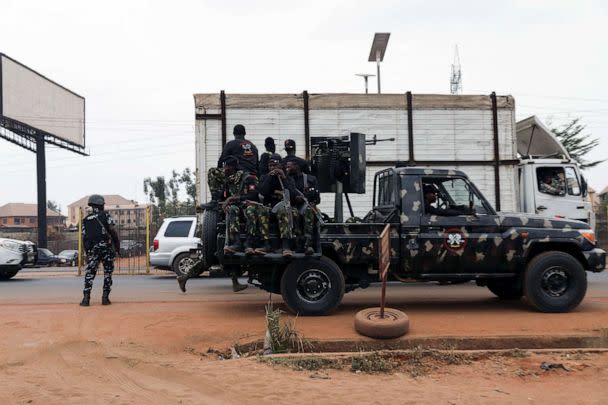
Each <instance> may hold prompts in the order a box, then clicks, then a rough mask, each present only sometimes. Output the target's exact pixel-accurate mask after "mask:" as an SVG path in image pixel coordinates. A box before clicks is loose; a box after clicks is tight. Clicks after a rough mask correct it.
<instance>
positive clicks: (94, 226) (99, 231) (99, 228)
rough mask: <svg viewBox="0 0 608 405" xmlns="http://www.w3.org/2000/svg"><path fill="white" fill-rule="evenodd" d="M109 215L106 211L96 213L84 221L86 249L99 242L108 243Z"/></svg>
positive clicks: (83, 236) (83, 233) (83, 234)
mask: <svg viewBox="0 0 608 405" xmlns="http://www.w3.org/2000/svg"><path fill="white" fill-rule="evenodd" d="M108 226H109V224H108V214H107V213H106V212H104V211H100V212H94V213H92V214H89V215H87V216H86V217H85V218H84V219H83V220H82V239H83V241H84V243H85V248H87V249H89V248H91V247H93V245H95V244H97V243H99V242H108V241H109V240H110V233H109V231H108Z"/></svg>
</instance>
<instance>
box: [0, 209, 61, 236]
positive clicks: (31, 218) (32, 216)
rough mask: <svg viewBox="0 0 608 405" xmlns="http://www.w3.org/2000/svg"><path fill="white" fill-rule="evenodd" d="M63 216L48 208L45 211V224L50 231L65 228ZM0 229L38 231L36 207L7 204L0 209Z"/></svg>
mask: <svg viewBox="0 0 608 405" xmlns="http://www.w3.org/2000/svg"><path fill="white" fill-rule="evenodd" d="M65 218H66V217H65V216H63V215H61V214H60V213H59V212H57V211H53V210H52V209H50V208H47V209H46V224H47V227H48V229H49V230H50V231H52V230H55V231H59V230H61V229H63V228H65ZM0 228H11V229H17V230H24V231H26V230H27V231H31V230H33V229H38V205H37V204H25V203H8V204H5V205H3V206H1V207H0Z"/></svg>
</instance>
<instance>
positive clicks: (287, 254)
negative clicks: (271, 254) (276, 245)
mask: <svg viewBox="0 0 608 405" xmlns="http://www.w3.org/2000/svg"><path fill="white" fill-rule="evenodd" d="M289 242H290V240H289V239H283V257H291V256H293V252H292V251H291V246H290V243H289Z"/></svg>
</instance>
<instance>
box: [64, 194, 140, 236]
mask: <svg viewBox="0 0 608 405" xmlns="http://www.w3.org/2000/svg"><path fill="white" fill-rule="evenodd" d="M103 198H104V200H105V201H106V205H105V210H106V211H108V212H109V213H110V215H111V216H112V218H114V221H116V226H117V227H118V228H120V229H137V228H145V227H146V208H147V207H148V205H149V204H139V203H137V201H133V200H127V199H126V198H124V197H122V196H120V195H117V194H110V195H104V196H103ZM88 201H89V196H88V195H87V196H84V197H82V198H81V199H80V200H78V201H75V202H73V203H71V204H70V205H68V219H67V224H68V226H70V227H72V226H78V210H79V209H80V208H81V209H82V213H83V215H86V214H87V213H88V212H89V210H90V207H89V206H88Z"/></svg>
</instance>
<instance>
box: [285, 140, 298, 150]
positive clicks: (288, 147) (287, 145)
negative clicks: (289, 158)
mask: <svg viewBox="0 0 608 405" xmlns="http://www.w3.org/2000/svg"><path fill="white" fill-rule="evenodd" d="M295 148H296V141H294V140H293V139H287V140H285V150H291V149H295Z"/></svg>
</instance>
